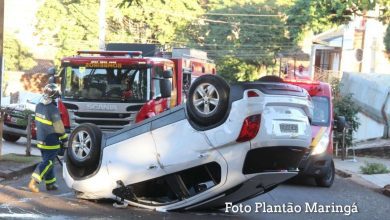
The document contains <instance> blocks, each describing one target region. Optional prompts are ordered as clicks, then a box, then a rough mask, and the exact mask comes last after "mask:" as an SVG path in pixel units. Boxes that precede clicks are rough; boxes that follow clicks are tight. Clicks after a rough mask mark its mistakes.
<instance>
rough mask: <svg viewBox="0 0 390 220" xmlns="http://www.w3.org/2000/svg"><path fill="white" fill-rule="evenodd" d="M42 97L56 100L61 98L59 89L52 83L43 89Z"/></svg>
mask: <svg viewBox="0 0 390 220" xmlns="http://www.w3.org/2000/svg"><path fill="white" fill-rule="evenodd" d="M43 96H44V97H45V98H51V99H56V98H58V97H60V96H61V91H60V88H59V87H58V86H57V85H56V84H54V83H49V84H47V85H46V86H45V88H44V89H43Z"/></svg>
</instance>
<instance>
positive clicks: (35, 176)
mask: <svg viewBox="0 0 390 220" xmlns="http://www.w3.org/2000/svg"><path fill="white" fill-rule="evenodd" d="M31 177H32V178H33V179H35V180H36V181H37V182H41V181H42V178H41V177H40V176H39V175H38V174H36V173H33V174H32V175H31Z"/></svg>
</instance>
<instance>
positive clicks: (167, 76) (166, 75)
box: [163, 70, 173, 79]
mask: <svg viewBox="0 0 390 220" xmlns="http://www.w3.org/2000/svg"><path fill="white" fill-rule="evenodd" d="M172 75H173V74H172V70H164V72H163V78H164V79H170V78H172Z"/></svg>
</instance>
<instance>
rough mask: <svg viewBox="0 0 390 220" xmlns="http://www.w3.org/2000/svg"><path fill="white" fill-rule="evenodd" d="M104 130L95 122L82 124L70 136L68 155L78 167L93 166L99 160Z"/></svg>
mask: <svg viewBox="0 0 390 220" xmlns="http://www.w3.org/2000/svg"><path fill="white" fill-rule="evenodd" d="M101 138H102V132H101V130H100V129H99V128H98V127H97V126H96V125H94V124H90V123H86V124H81V125H79V126H78V127H76V129H74V130H73V131H72V133H71V135H70V137H69V144H68V153H67V155H68V157H69V159H70V161H71V162H72V163H73V164H74V165H76V166H78V167H86V166H91V165H94V164H96V163H98V162H99V156H100V144H101Z"/></svg>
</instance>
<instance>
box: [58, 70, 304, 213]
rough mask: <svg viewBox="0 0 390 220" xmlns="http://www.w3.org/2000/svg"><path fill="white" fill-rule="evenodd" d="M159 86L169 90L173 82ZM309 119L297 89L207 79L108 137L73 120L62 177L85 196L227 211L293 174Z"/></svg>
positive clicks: (162, 207) (163, 208)
mask: <svg viewBox="0 0 390 220" xmlns="http://www.w3.org/2000/svg"><path fill="white" fill-rule="evenodd" d="M160 85H164V86H162V87H161V90H162V91H161V93H162V94H170V91H171V89H170V86H168V85H170V84H167V83H161V84H160ZM164 96H165V95H164ZM311 118H312V103H311V101H310V97H309V95H308V93H307V92H306V91H305V90H304V89H302V88H300V87H297V86H294V85H288V84H284V83H264V82H253V83H250V82H247V83H239V84H235V85H232V86H229V85H228V84H227V83H226V82H225V81H224V80H223V79H222V78H220V77H219V76H214V75H204V76H200V77H199V78H198V79H196V80H195V81H194V82H193V83H192V85H191V87H190V90H189V96H188V100H187V102H186V104H182V105H180V106H177V107H175V108H172V109H170V110H167V111H165V112H163V113H161V114H160V115H157V116H155V117H153V118H149V119H146V120H145V121H142V122H140V123H137V124H134V125H130V126H126V127H125V128H123V129H121V130H119V131H117V132H115V133H110V134H108V133H103V134H102V132H101V131H100V129H99V128H98V127H97V126H95V125H93V124H82V125H79V126H78V127H77V128H76V129H75V130H73V131H72V133H71V135H70V139H69V146H68V149H67V154H66V156H65V162H64V166H63V176H64V179H65V182H66V184H67V185H68V186H69V187H70V188H72V189H73V190H75V192H76V195H77V197H79V198H84V199H103V198H109V199H115V200H118V201H122V202H124V203H126V204H130V205H134V206H138V207H143V208H147V209H155V210H161V211H166V210H188V209H201V208H219V207H224V206H225V202H233V203H235V202H239V201H242V200H246V199H249V198H252V197H254V196H257V195H259V194H262V193H265V192H267V191H269V190H272V189H273V188H275V187H276V186H277V185H278V184H280V183H282V182H284V181H285V180H287V179H289V178H291V177H293V176H295V175H297V173H298V169H297V168H298V164H299V162H300V161H301V159H302V157H303V155H304V154H305V152H306V150H307V149H308V147H309V145H310V142H311V128H310V123H309V121H310V120H311Z"/></svg>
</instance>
